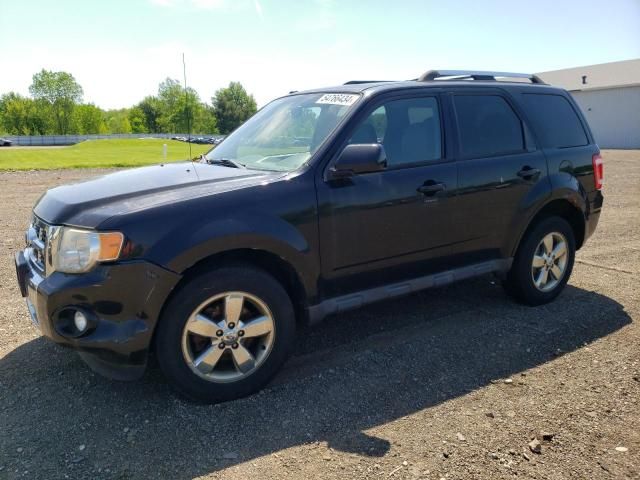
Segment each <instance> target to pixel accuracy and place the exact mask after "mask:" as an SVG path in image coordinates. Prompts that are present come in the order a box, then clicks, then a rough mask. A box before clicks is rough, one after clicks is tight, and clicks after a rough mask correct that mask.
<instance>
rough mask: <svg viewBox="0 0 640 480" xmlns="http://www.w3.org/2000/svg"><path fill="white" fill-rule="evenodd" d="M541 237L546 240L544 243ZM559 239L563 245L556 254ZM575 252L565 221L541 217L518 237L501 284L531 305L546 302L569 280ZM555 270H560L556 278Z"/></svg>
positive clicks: (515, 296) (556, 272) (513, 295)
mask: <svg viewBox="0 0 640 480" xmlns="http://www.w3.org/2000/svg"><path fill="white" fill-rule="evenodd" d="M550 238H551V245H552V246H551V251H552V252H553V251H555V252H556V255H554V257H553V258H550V255H548V254H547V251H548V250H549V244H550V242H549V239H550ZM543 239H546V240H547V241H546V243H545V242H544V241H543ZM563 241H564V244H565V246H566V249H565V254H564V255H559V252H560V250H561V249H560V248H559V246H560V243H561V242H563ZM575 253H576V242H575V237H574V234H573V229H572V228H571V226H570V225H569V223H568V222H567V221H566V220H564V219H563V218H561V217H555V216H554V217H547V218H544V219H542V220H541V221H539V222H538V223H536V224H535V225H534V226H533V227H532V228H531V229H530V230H529V231H528V232H527V233H526V235H525V236H524V238H523V239H522V241H521V243H520V246H519V247H518V251H517V252H516V256H515V258H514V259H513V264H512V265H511V269H510V270H509V272H508V273H507V276H506V279H505V281H504V282H503V286H504V287H505V290H506V291H507V293H508V294H509V295H511V296H512V297H513V298H514V299H515V300H516V301H518V302H519V303H522V304H525V305H531V306H536V305H543V304H545V303H549V302H551V301H553V300H554V299H555V298H556V297H557V296H558V295H559V294H560V292H562V290H563V289H564V287H565V285H566V284H567V282H568V281H569V277H570V276H571V271H572V270H573V263H574V260H575ZM534 256H535V257H536V258H535V262H536V266H534ZM542 264H544V265H542ZM541 265H542V266H541ZM543 270H546V275H547V277H546V280H547V281H546V283H545V282H543V280H544V279H545V277H544V272H543ZM559 270H561V271H562V275H560V277H561V278H560V279H558V278H557V276H558V272H559Z"/></svg>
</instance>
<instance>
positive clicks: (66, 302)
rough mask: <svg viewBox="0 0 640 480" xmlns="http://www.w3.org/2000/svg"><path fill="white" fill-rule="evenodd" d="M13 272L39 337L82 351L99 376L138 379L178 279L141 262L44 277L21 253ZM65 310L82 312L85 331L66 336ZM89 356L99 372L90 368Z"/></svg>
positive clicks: (57, 273) (166, 271)
mask: <svg viewBox="0 0 640 480" xmlns="http://www.w3.org/2000/svg"><path fill="white" fill-rule="evenodd" d="M16 271H17V274H18V283H19V284H20V291H21V292H22V294H23V296H25V297H26V301H27V307H28V308H29V312H30V314H31V318H32V321H33V323H34V325H36V326H37V327H38V328H39V329H40V331H41V332H42V334H43V335H44V336H45V337H47V338H49V339H51V340H53V341H54V342H56V343H58V344H61V345H64V346H67V347H70V348H73V349H75V350H79V351H81V352H83V358H85V359H87V363H89V364H90V366H92V367H94V368H95V369H96V370H98V371H100V373H103V374H106V375H108V376H111V377H114V378H122V379H124V378H125V377H126V378H129V377H135V376H139V375H140V374H141V373H142V371H143V370H144V366H145V365H146V360H147V353H148V350H149V346H150V343H151V338H152V335H153V331H154V328H155V325H156V323H157V320H158V317H159V315H160V311H161V309H162V305H163V304H164V302H165V299H166V298H167V296H168V295H169V293H170V292H171V290H172V289H173V287H174V286H175V285H176V284H177V282H178V281H179V280H180V275H178V274H176V273H173V272H170V271H168V270H165V269H163V268H161V267H159V266H157V265H154V264H151V263H148V262H144V261H136V262H128V263H122V264H112V265H101V266H99V267H97V268H96V269H94V270H92V271H91V272H88V273H85V274H76V275H70V274H64V273H60V272H54V273H52V274H51V275H49V276H48V277H43V276H42V275H40V273H39V271H38V270H37V269H36V268H35V267H33V266H32V265H31V263H30V262H29V260H28V259H27V258H26V257H25V255H24V253H23V252H19V253H18V254H17V255H16ZM68 308H78V309H82V310H83V311H85V312H87V313H88V314H89V315H90V316H91V318H92V319H93V322H91V327H90V328H89V330H88V331H87V332H86V333H84V334H82V335H76V336H73V335H69V334H68V333H67V332H65V329H64V328H63V322H62V319H61V315H60V313H61V311H63V310H64V309H68ZM92 357H95V362H93V363H95V364H96V365H101V366H102V367H103V368H102V369H99V368H96V367H95V366H94V365H92V362H91V361H90V360H91V358H92ZM136 367H137V368H136ZM109 370H113V372H112V373H111V374H109ZM118 370H122V372H120V373H122V375H120V374H119V373H118Z"/></svg>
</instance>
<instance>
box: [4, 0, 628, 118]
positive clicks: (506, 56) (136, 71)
mask: <svg viewBox="0 0 640 480" xmlns="http://www.w3.org/2000/svg"><path fill="white" fill-rule="evenodd" d="M183 53H184V54H185V58H186V66H187V83H188V85H189V86H190V87H193V88H195V89H196V91H197V92H198V93H199V95H200V97H201V99H202V100H204V101H207V102H210V101H211V97H212V96H213V94H214V93H215V91H216V90H217V89H218V88H221V87H224V86H226V85H228V83H229V82H230V81H240V82H241V83H242V84H243V85H244V86H245V88H246V89H247V90H248V91H249V92H250V93H252V94H253V95H254V96H255V98H256V100H257V102H258V105H259V106H261V105H264V104H265V103H266V102H268V101H270V100H272V99H273V98H276V97H279V96H282V95H285V94H287V93H288V92H289V91H291V90H303V89H307V88H315V87H322V86H328V85H335V84H341V83H344V82H345V81H347V80H352V79H375V80H395V79H399V80H402V79H408V78H415V77H417V76H418V75H420V74H421V73H422V72H424V71H426V70H430V69H476V70H499V71H515V72H540V71H546V70H554V69H561V68H567V67H574V66H581V65H591V64H596V63H605V62H611V61H618V60H627V59H631V58H639V57H640V0H608V1H595V0H580V1H579V0H565V1H563V0H536V1H534V2H526V1H522V0H520V1H518V0H454V1H450V2H447V1H445V0H438V1H436V0H422V1H420V0H393V1H390V0H385V1H383V0H367V1H365V0H359V1H356V0H103V1H98V0H56V1H53V0H48V1H45V0H0V94H2V93H6V92H8V91H17V92H20V93H22V94H25V95H26V94H28V87H29V85H30V84H31V78H32V76H33V74H34V73H36V72H38V71H39V70H41V69H42V68H45V69H48V70H54V71H59V70H64V71H67V72H70V73H71V74H73V75H74V77H75V78H76V80H77V81H78V82H79V83H80V85H81V86H82V87H83V89H84V101H85V102H92V103H95V104H96V105H98V106H100V107H102V108H106V109H111V108H122V107H129V106H132V105H133V104H135V103H137V102H138V101H140V100H141V99H142V98H144V97H145V96H147V95H153V94H155V93H157V89H158V84H159V83H160V82H161V81H162V80H164V79H165V78H167V77H171V78H176V79H179V80H180V81H182V54H183Z"/></svg>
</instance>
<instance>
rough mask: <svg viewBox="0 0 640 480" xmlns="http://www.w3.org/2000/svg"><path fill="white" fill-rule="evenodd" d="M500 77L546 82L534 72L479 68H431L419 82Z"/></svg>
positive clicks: (496, 78)
mask: <svg viewBox="0 0 640 480" xmlns="http://www.w3.org/2000/svg"><path fill="white" fill-rule="evenodd" d="M499 78H524V79H527V80H529V81H530V82H531V83H539V84H544V82H543V81H542V79H541V78H540V77H538V76H537V75H534V74H532V73H512V72H483V71H477V70H429V71H428V72H425V73H423V74H422V75H420V76H419V77H418V81H419V82H428V81H431V80H491V81H497V80H498V79H499Z"/></svg>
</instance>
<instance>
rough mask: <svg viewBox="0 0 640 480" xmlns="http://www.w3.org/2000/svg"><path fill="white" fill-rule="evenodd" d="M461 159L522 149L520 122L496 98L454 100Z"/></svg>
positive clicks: (495, 96) (469, 96)
mask: <svg viewBox="0 0 640 480" xmlns="http://www.w3.org/2000/svg"><path fill="white" fill-rule="evenodd" d="M454 103H455V107H456V117H457V120H458V132H459V136H460V150H461V153H462V156H463V157H490V156H496V155H506V154H509V153H515V152H521V151H523V150H524V149H525V142H524V133H523V129H522V122H521V121H520V119H519V118H518V116H517V115H516V113H515V112H514V111H513V109H512V108H511V106H510V105H509V104H508V103H507V101H506V100H505V99H504V98H502V97H500V96H499V95H456V96H455V97H454Z"/></svg>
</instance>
